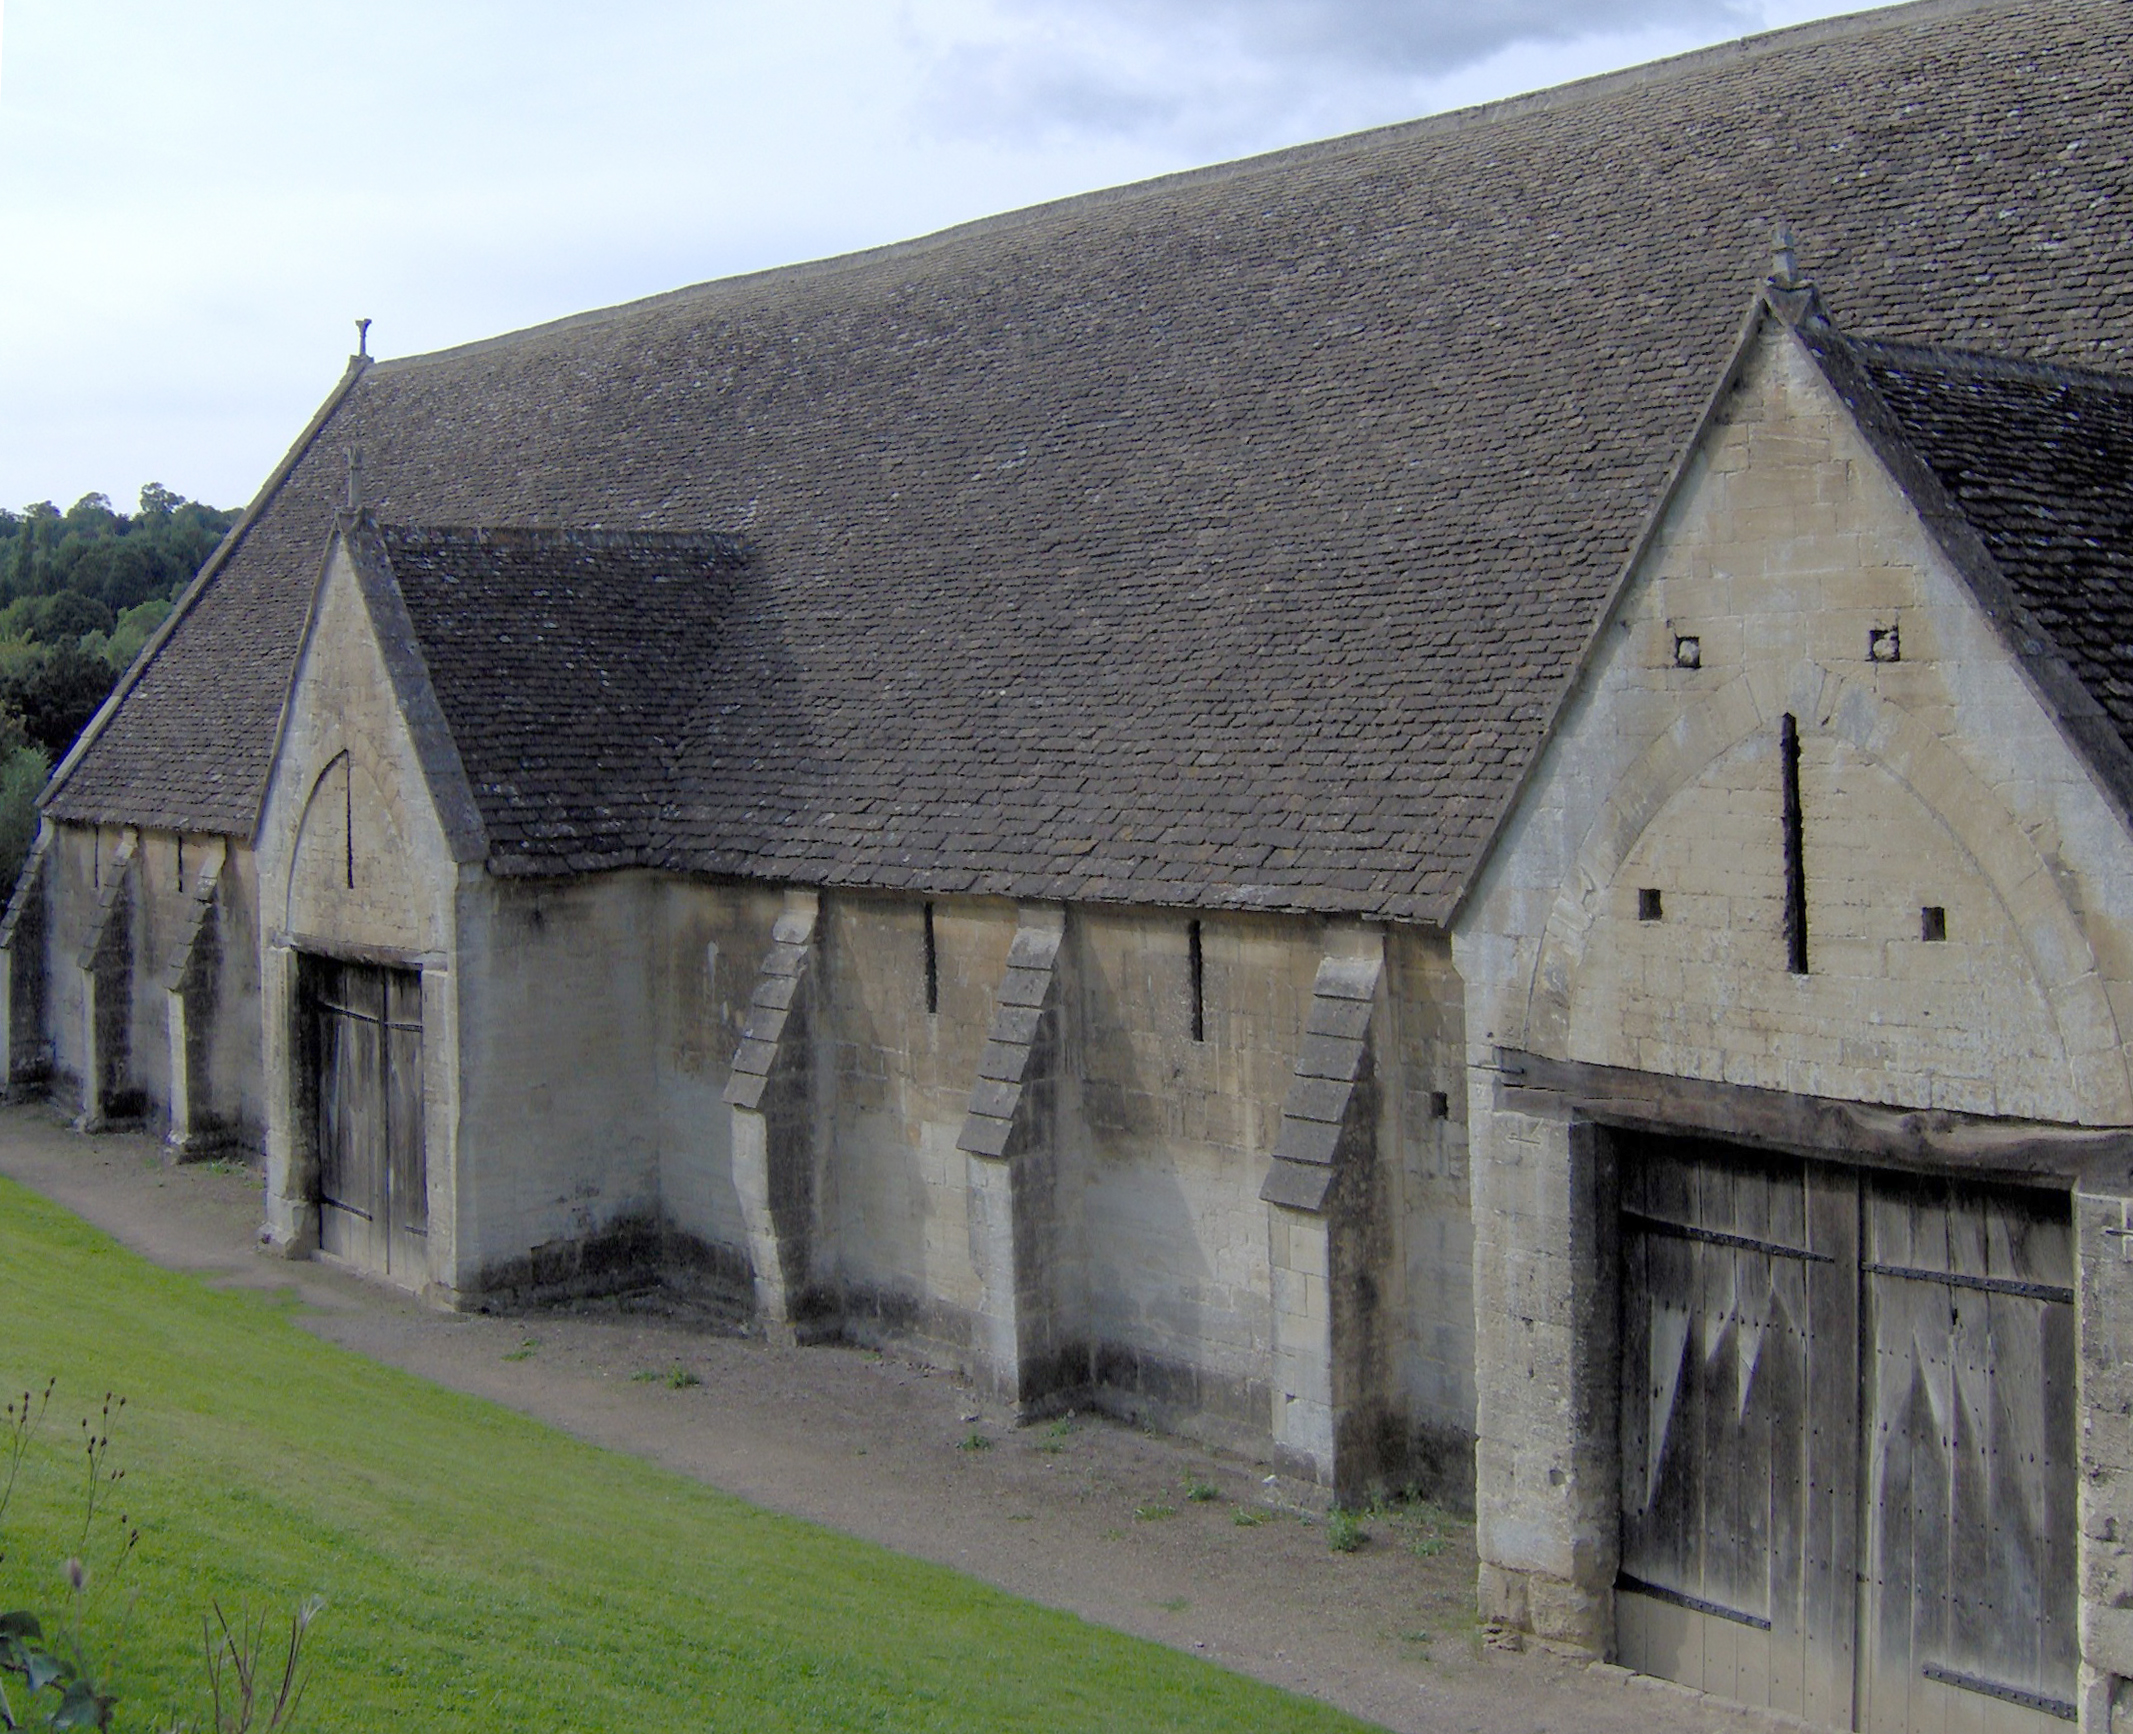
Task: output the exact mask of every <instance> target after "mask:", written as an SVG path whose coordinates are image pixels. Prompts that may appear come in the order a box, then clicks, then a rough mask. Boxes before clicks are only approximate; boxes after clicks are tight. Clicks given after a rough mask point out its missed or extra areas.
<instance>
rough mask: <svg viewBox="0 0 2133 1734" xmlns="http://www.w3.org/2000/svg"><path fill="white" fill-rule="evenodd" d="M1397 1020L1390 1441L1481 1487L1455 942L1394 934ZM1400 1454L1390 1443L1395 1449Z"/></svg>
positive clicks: (1390, 998) (1390, 1048)
mask: <svg viewBox="0 0 2133 1734" xmlns="http://www.w3.org/2000/svg"><path fill="white" fill-rule="evenodd" d="M1385 966H1386V990H1387V991H1386V1002H1387V1009H1388V1011H1389V1013H1390V1028H1389V1030H1388V1033H1387V1040H1386V1042H1385V1053H1386V1057H1385V1060H1384V1062H1383V1079H1382V1084H1381V1089H1380V1102H1381V1113H1382V1115H1383V1124H1382V1128H1381V1131H1380V1133H1379V1140H1380V1146H1381V1148H1382V1149H1384V1150H1386V1151H1388V1152H1392V1153H1393V1159H1392V1160H1390V1161H1389V1162H1388V1163H1387V1207H1388V1208H1389V1209H1390V1210H1391V1211H1393V1212H1394V1213H1395V1215H1396V1220H1397V1236H1398V1238H1397V1242H1396V1244H1397V1246H1398V1249H1399V1257H1398V1259H1397V1261H1396V1263H1395V1266H1394V1269H1393V1270H1392V1271H1390V1272H1388V1277H1389V1278H1390V1279H1391V1280H1394V1281H1396V1282H1397V1285H1398V1286H1397V1288H1393V1289H1391V1290H1390V1292H1388V1295H1387V1297H1386V1307H1385V1311H1386V1313H1387V1316H1388V1317H1389V1318H1390V1319H1391V1320H1393V1321H1394V1329H1393V1331H1392V1333H1391V1337H1390V1353H1391V1360H1392V1365H1391V1369H1390V1371H1391V1389H1390V1391H1389V1393H1388V1397H1389V1398H1390V1399H1391V1413H1393V1414H1394V1415H1397V1416H1398V1417H1399V1418H1400V1419H1401V1421H1402V1423H1403V1425H1404V1429H1405V1436H1404V1438H1402V1439H1400V1440H1398V1441H1389V1442H1388V1446H1389V1447H1390V1446H1392V1445H1397V1447H1398V1448H1399V1449H1400V1450H1401V1451H1403V1452H1404V1454H1405V1456H1406V1459H1407V1466H1406V1469H1405V1470H1404V1471H1403V1473H1406V1474H1409V1475H1412V1476H1413V1477H1414V1478H1415V1479H1416V1480H1418V1481H1419V1482H1421V1483H1422V1484H1424V1485H1427V1486H1429V1487H1431V1488H1433V1489H1434V1490H1435V1491H1436V1492H1437V1494H1438V1496H1439V1497H1441V1498H1446V1499H1450V1500H1452V1501H1453V1502H1455V1503H1460V1504H1464V1503H1466V1502H1468V1501H1470V1500H1471V1499H1472V1497H1473V1443H1474V1316H1475V1315H1474V1289H1473V1272H1474V1229H1473V1211H1472V1196H1471V1189H1470V1183H1469V1174H1468V1164H1467V1134H1466V1125H1467V1114H1466V1031H1465V1011H1466V1005H1465V993H1466V990H1465V986H1464V984H1463V983H1462V982H1461V981H1460V979H1459V976H1458V972H1457V971H1456V970H1455V969H1454V967H1453V964H1452V953H1451V945H1450V942H1449V941H1448V940H1447V939H1446V938H1445V937H1444V936H1443V935H1442V934H1438V933H1430V932H1424V931H1422V930H1420V929H1416V928H1394V929H1392V930H1391V931H1390V932H1389V933H1388V934H1387V936H1386V947H1385ZM1389 1454H1390V1452H1389V1450H1388V1455H1389Z"/></svg>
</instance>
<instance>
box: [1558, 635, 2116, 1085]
mask: <svg viewBox="0 0 2133 1734" xmlns="http://www.w3.org/2000/svg"><path fill="white" fill-rule="evenodd" d="M1786 711H1792V712H1794V713H1795V714H1798V715H1800V716H1801V717H1803V718H1808V717H1811V718H1813V719H1815V723H1816V725H1817V726H1818V727H1819V728H1821V729H1823V730H1824V731H1826V732H1828V733H1829V734H1832V735H1835V736H1836V737H1838V738H1839V739H1841V740H1842V741H1843V742H1844V743H1846V744H1847V745H1848V746H1849V747H1850V748H1851V749H1852V750H1853V751H1854V752H1856V753H1857V754H1859V755H1860V756H1861V757H1862V758H1863V759H1866V760H1868V761H1870V762H1872V763H1873V764H1874V765H1875V766H1876V767H1877V768H1878V769H1879V770H1880V771H1882V772H1884V773H1886V774H1887V775H1888V776H1889V777H1891V778H1893V779H1894V780H1895V781H1896V782H1897V783H1898V784H1900V785H1901V786H1902V787H1903V788H1904V789H1905V790H1907V791H1908V792H1909V793H1910V794H1911V795H1912V796H1913V797H1915V798H1916V799H1917V800H1918V802H1919V803H1920V804H1921V805H1922V806H1923V807H1924V808H1925V809H1926V810H1927V811H1928V812H1929V813H1931V814H1932V815H1933V817H1934V818H1935V819H1936V820H1937V821H1938V822H1939V824H1940V826H1941V827H1942V828H1943V829H1944V830H1945V832H1946V833H1947V835H1948V837H1949V838H1950V839H1951V840H1952V842H1953V844H1954V845H1955V847H1956V848H1957V849H1958V850H1959V851H1960V852H1961V853H1962V855H1963V856H1964V857H1966V858H1967V860H1968V862H1969V863H1970V864H1971V865H1972V866H1974V867H1975V869H1976V870H1977V872H1978V874H1979V876H1980V877H1981V878H1982V879H1983V880H1984V881H1985V882H1986V884H1988V885H1989V886H1990V888H1991V891H1992V894H1993V896H1994V897H1995V898H1996V899H1997V901H1998V903H1999V905H2000V907H2001V909H2002V910H2003V911H2004V912H2005V915H2006V917H2007V920H2008V922H2009V924H2010V926H2011V928H2012V930H2013V932H2014V933H2015V935H2017V936H2018V941H2019V945H2020V949H2021V953H2022V955H2023V956H2024V958H2026V960H2027V962H2028V964H2029V966H2030V968H2031V970H2032V971H2033V972H2034V976H2035V979H2036V983H2037V985H2038V987H2039V989H2040V991H2041V992H2042V994H2043V997H2044V1000H2045V1003H2046V1004H2047V1006H2048V1007H2049V1012H2050V1018H2051V1022H2052V1026H2053V1032H2054V1034H2055V1036H2056V1039H2057V1042H2058V1045H2059V1048H2060V1050H2061V1052H2062V1053H2063V1054H2064V1057H2065V1064H2066V1095H2067V1099H2068V1101H2069V1102H2070V1103H2071V1104H2078V1105H2079V1107H2080V1110H2081V1114H2082V1116H2083V1117H2091V1116H2093V1117H2095V1118H2099V1119H2105V1120H2109V1121H2114V1122H2123V1121H2125V1120H2127V1119H2129V1118H2133V1079H2129V1076H2128V1072H2127V1066H2126V1060H2125V1053H2124V1047H2123V1040H2122V1037H2121V1034H2120V1032H2119V1028H2118V1020H2117V1017H2116V1015H2115V1013H2114V1011H2113V1009H2112V1006H2111V1003H2110V999H2109V996H2108V995H2107V993H2106V992H2105V989H2104V984H2103V980H2102V977H2101V973H2100V971H2099V969H2098V964H2097V958H2096V954H2095V950H2094V948H2093V947H2092V945H2091V943H2090V941H2089V938H2088V935H2087V933H2086V931H2085V929H2084V927H2083V925H2082V921H2081V917H2080V914H2079V912H2078V911H2077V910H2076V909H2074V908H2073V907H2072V905H2071V904H2070V903H2069V902H2068V900H2067V897H2066V895H2065V894H2064V892H2063V891H2062V890H2061V888H2060V885H2059V883H2058V880H2057V878H2056V876H2055V875H2054V873H2053V871H2052V868H2051V865H2050V863H2049V862H2048V861H2047V860H2046V858H2045V857H2044V856H2043V854H2042V853H2041V852H2040V851H2039V850H2038V848H2037V846H2036V844H2035V843H2034V842H2033V841H2032V839H2031V838H2030V836H2029V834H2028V833H2027V832H2026V831H2025V830H2024V829H2023V827H2022V825H2021V823H2020V821H2019V820H2018V819H2017V818H2016V816H2015V815H2014V814H2013V813H2012V812H2011V811H2010V810H2009V809H2008V807H2007V805H2006V803H2005V802H2003V801H2002V800H2001V799H1999V797H1998V796H1997V795H1995V794H1994V792H1993V791H1992V789H1991V788H1990V787H1989V786H1988V785H1987V784H1985V783H1984V782H1983V781H1982V780H1981V779H1980V778H1979V777H1978V776H1977V775H1976V774H1975V773H1974V772H1972V771H1971V770H1970V768H1969V767H1968V766H1967V765H1966V764H1965V763H1964V762H1963V760H1962V758H1961V757H1960V756H1959V755H1958V754H1957V753H1956V752H1955V751H1954V750H1953V749H1952V748H1951V747H1949V746H1948V745H1947V744H1946V743H1945V742H1943V741H1942V740H1940V739H1939V738H1938V737H1937V736H1936V735H1935V734H1934V733H1933V732H1932V731H1931V730H1930V729H1928V728H1927V727H1926V726H1925V725H1924V724H1922V723H1920V722H1919V721H1918V720H1917V719H1916V718H1915V717H1913V716H1911V715H1909V714H1908V713H1907V712H1905V711H1904V710H1902V709H1901V708H1900V707H1899V706H1897V705H1895V704H1892V703H1890V702H1889V701H1887V700H1886V699H1883V698H1881V697H1880V696H1879V695H1878V694H1876V693H1875V692H1873V691H1872V690H1871V689H1870V688H1868V687H1867V686H1865V685H1863V684H1862V683H1860V682H1858V681H1856V680H1851V679H1848V678H1846V677H1844V676H1842V675H1840V674H1838V673H1836V672H1834V671H1832V670H1830V669H1828V668H1826V667H1823V666H1821V665H1819V664H1816V663H1812V662H1808V663H1802V664H1800V665H1798V666H1797V667H1796V668H1795V670H1794V672H1793V675H1792V678H1791V680H1790V683H1789V685H1788V684H1785V683H1783V682H1782V680H1781V679H1780V678H1773V677H1772V676H1770V675H1767V674H1760V673H1759V672H1758V671H1749V672H1744V673H1742V674H1741V675H1739V676H1737V677H1736V678H1735V679H1733V680H1731V681H1729V682H1727V683H1726V684H1725V685H1724V686H1722V687H1720V688H1718V689H1717V690H1716V691H1714V692H1712V693H1710V694H1708V695H1707V696H1705V697H1704V698H1703V699H1701V700H1700V701H1699V702H1697V703H1695V704H1692V705H1689V706H1687V707H1685V708H1684V709H1683V710H1682V712H1681V713H1680V714H1679V715H1678V716H1677V717H1676V718H1675V719H1674V721H1673V723H1672V725H1671V726H1670V727H1669V728H1668V729H1667V730H1666V731H1665V732H1664V733H1663V734H1661V735H1660V736H1659V737H1658V738H1657V739H1656V740H1654V741H1653V742H1652V743H1651V745H1650V746H1648V747H1647V748H1646V749H1645V751H1644V752H1643V753H1642V754H1641V755H1639V757H1638V758H1637V759H1636V760H1635V761H1634V762H1633V763H1632V764H1631V765H1630V766H1629V767H1628V768H1627V769H1626V770H1625V771H1624V772H1623V773H1622V774H1621V776H1620V777H1618V778H1617V779H1616V781H1615V783H1614V785H1613V787H1612V788H1611V789H1609V791H1608V792H1607V796H1606V798H1605V799H1604V801H1602V802H1601V803H1600V805H1599V807H1598V808H1597V810H1596V813H1595V816H1594V818H1593V819H1592V821H1591V823H1590V824H1589V825H1588V826H1587V827H1586V830H1585V832H1584V835H1583V836H1582V837H1580V838H1577V839H1576V840H1575V841H1574V846H1573V852H1572V862H1573V864H1572V867H1571V870H1570V872H1569V873H1568V874H1567V875H1565V877H1564V879H1563V882H1562V885H1561V888H1560V890H1559V891H1558V893H1557V895H1556V898H1555V901H1554V904H1553V907H1552V908H1551V910H1550V912H1549V916H1548V920H1547V924H1546V927H1545V930H1544V933H1543V936H1542V940H1541V943H1540V945H1539V947H1538V948H1537V951H1536V954H1535V960H1534V965H1533V973H1532V976H1531V978H1530V981H1529V983H1528V987H1527V993H1526V1020H1525V1028H1526V1031H1527V1036H1526V1040H1527V1042H1528V1044H1529V1045H1531V1046H1532V1047H1534V1048H1536V1049H1537V1050H1539V1051H1543V1052H1565V1053H1567V1052H1568V1044H1569V1040H1570V1033H1571V1020H1572V1012H1573V1008H1574V1006H1575V1005H1576V1002H1577V999H1578V993H1579V982H1580V978H1581V976H1582V975H1583V974H1584V972H1585V968H1586V963H1587V952H1588V948H1589V946H1590V944H1591V941H1592V937H1593V933H1594V929H1595V927H1596V924H1597V923H1598V921H1599V918H1600V916H1601V913H1602V911H1603V908H1604V907H1605V901H1606V896H1607V894H1608V892H1609V891H1610V889H1611V888H1612V887H1613V886H1614V885H1615V884H1616V881H1617V879H1618V877H1619V875H1620V873H1621V871H1622V869H1623V867H1624V865H1625V863H1626V862H1627V861H1628V860H1629V858H1630V856H1631V854H1632V852H1633V851H1634V850H1635V849H1636V847H1637V845H1638V843H1639V841H1640V840H1641V839H1642V838H1643V837H1644V835H1645V833H1646V832H1647V830H1648V829H1649V828H1650V827H1651V826H1652V825H1653V824H1654V823H1655V822H1656V821H1657V820H1658V818H1659V816H1660V815H1661V814H1662V813H1663V812H1664V811H1665V810H1666V809H1667V808H1668V806H1669V804H1670V803H1671V802H1673V801H1674V799H1675V798H1676V797H1677V796H1678V795H1680V794H1682V793H1683V792H1684V791H1686V790H1688V789H1689V788H1691V787H1692V786H1694V785H1695V784H1696V783H1697V782H1698V781H1699V779H1701V778H1702V777H1703V776H1704V775H1705V773H1706V772H1708V771H1710V770H1711V769H1712V767H1714V766H1716V765H1717V764H1718V763H1719V761H1720V760H1721V759H1723V758H1724V757H1725V756H1726V755H1728V754H1729V753H1732V752H1734V751H1736V750H1737V749H1739V748H1741V747H1743V746H1744V745H1746V744H1747V743H1748V742H1750V741H1751V740H1753V739H1754V738H1755V737H1756V736H1757V735H1758V734H1762V733H1768V732H1771V731H1774V730H1775V729H1776V728H1777V726H1778V719H1779V717H1780V715H1782V714H1783V713H1784V712H1786Z"/></svg>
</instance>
